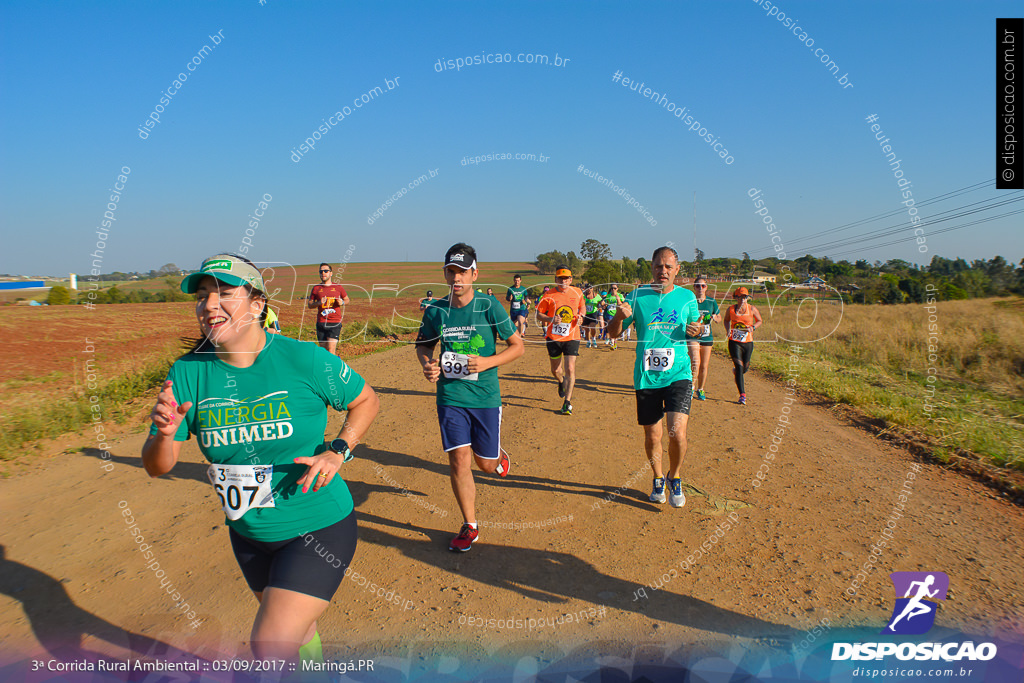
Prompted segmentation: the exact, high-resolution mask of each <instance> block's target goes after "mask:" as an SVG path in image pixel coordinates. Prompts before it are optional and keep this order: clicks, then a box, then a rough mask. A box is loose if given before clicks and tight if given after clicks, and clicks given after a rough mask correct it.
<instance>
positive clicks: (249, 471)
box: [206, 465, 275, 521]
mask: <svg viewBox="0 0 1024 683" xmlns="http://www.w3.org/2000/svg"><path fill="white" fill-rule="evenodd" d="M206 474H207V476H208V477H210V482H211V483H212V484H213V490H214V491H216V492H217V495H218V496H220V503H221V506H222V507H223V508H224V514H225V515H226V516H227V518H228V519H230V520H232V521H234V520H236V519H241V518H242V515H244V514H245V513H246V512H248V511H249V510H251V509H253V508H272V507H275V505H274V491H273V489H271V486H270V484H271V480H272V479H273V475H274V466H273V465H210V467H209V469H208V470H207V471H206Z"/></svg>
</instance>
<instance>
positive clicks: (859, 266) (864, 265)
mask: <svg viewBox="0 0 1024 683" xmlns="http://www.w3.org/2000/svg"><path fill="white" fill-rule="evenodd" d="M853 267H854V269H856V270H859V271H861V272H863V273H866V272H868V271H869V270H871V264H870V263H868V262H867V261H865V260H864V259H857V262H856V263H854V264H853Z"/></svg>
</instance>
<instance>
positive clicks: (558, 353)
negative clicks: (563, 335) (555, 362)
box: [546, 339, 580, 358]
mask: <svg viewBox="0 0 1024 683" xmlns="http://www.w3.org/2000/svg"><path fill="white" fill-rule="evenodd" d="M546 341H547V344H548V357H549V358H561V357H562V356H578V355H580V340H579V339H573V340H572V341H553V340H551V339H548V340H546Z"/></svg>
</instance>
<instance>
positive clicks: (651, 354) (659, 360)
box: [644, 349, 676, 372]
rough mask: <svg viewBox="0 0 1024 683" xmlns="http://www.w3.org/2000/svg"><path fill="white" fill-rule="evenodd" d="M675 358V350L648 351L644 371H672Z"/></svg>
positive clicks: (645, 353) (645, 355)
mask: <svg viewBox="0 0 1024 683" xmlns="http://www.w3.org/2000/svg"><path fill="white" fill-rule="evenodd" d="M675 356H676V350H675V349H647V350H646V351H644V371H645V372H665V371H666V370H671V369H672V364H673V363H674V362H675Z"/></svg>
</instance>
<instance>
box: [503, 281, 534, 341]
mask: <svg viewBox="0 0 1024 683" xmlns="http://www.w3.org/2000/svg"><path fill="white" fill-rule="evenodd" d="M529 291H530V290H528V289H527V288H526V287H523V276H522V275H519V274H518V273H516V275H515V277H513V278H512V286H511V287H509V288H508V292H506V293H505V301H508V302H509V306H508V315H509V317H510V318H511V319H512V323H513V324H514V325H515V326H516V332H518V333H519V336H520V337H522V336H524V335H525V334H526V314H527V312H528V309H529V301H528V300H527V298H526V295H527V293H528V292H529Z"/></svg>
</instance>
